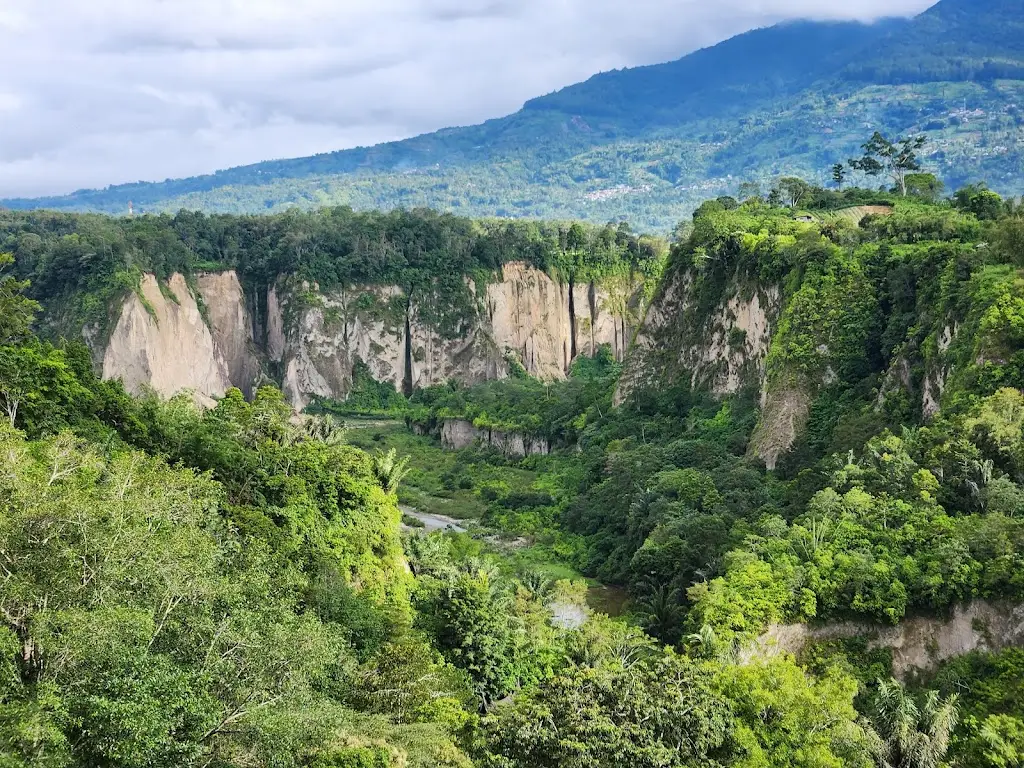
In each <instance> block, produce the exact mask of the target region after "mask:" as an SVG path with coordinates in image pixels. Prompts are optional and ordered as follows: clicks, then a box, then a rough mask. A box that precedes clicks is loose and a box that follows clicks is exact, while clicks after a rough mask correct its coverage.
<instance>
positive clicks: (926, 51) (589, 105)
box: [5, 0, 1024, 229]
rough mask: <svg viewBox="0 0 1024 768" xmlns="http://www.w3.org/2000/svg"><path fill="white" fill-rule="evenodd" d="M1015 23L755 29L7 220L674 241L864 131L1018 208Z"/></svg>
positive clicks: (961, 20) (1019, 36) (1003, 7)
mask: <svg viewBox="0 0 1024 768" xmlns="http://www.w3.org/2000/svg"><path fill="white" fill-rule="evenodd" d="M1022 41H1024V9H1022V8H1021V7H1020V4H1019V2H1012V1H1011V0H943V1H942V2H940V3H939V4H937V5H936V6H934V7H933V8H931V9H930V10H928V11H927V12H925V13H923V14H921V15H920V16H918V17H917V18H915V19H913V20H909V21H908V20H889V21H884V22H879V23H876V24H872V25H865V24H858V23H818V22H800V23H788V24H782V25H779V26H775V27H771V28H767V29H759V30H755V31H752V32H748V33H746V34H743V35H739V36H737V37H734V38H732V39H730V40H726V41H725V42H722V43H720V44H718V45H716V46H713V47H710V48H706V49H703V50H700V51H697V52H695V53H692V54H690V55H688V56H685V57H683V58H682V59H679V60H678V61H674V62H670V63H666V64H660V65H655V66H649V67H640V68H634V69H625V70H618V71H613V72H606V73H603V74H600V75H596V76H594V77H592V78H591V79H589V80H587V81H586V82H583V83H580V84H578V85H574V86H571V87H568V88H565V89H562V90H560V91H558V92H556V93H552V94H548V95H546V96H542V97H540V98H537V99H533V100H531V101H529V102H527V103H526V105H525V106H524V107H523V109H521V110H520V111H519V112H516V113H515V114H513V115H510V116H508V117H505V118H501V119H498V120H491V121H488V122H485V123H483V124H481V125H477V126H471V127H466V128H453V129H446V130H442V131H438V132H436V133H432V134H427V135H424V136H419V137H416V138H413V139H409V140H406V141H399V142H392V143H389V144H382V145H378V146H375V147H370V148H359V149H352V150H345V151H341V152H334V153H328V154H322V155H317V156H314V157H306V158H298V159H294V160H278V161H270V162H264V163H258V164H255V165H250V166H244V167H240V168H234V169H230V170H226V171H219V172H217V173H214V174H211V175H208V176H199V177H194V178H189V179H181V180H170V181H165V182H161V183H152V184H150V183H139V184H128V185H120V186H115V187H109V188H107V189H105V190H94V191H80V192H76V193H74V194H72V195H68V196H64V197H51V198H40V199H35V200H10V201H6V203H5V204H6V205H8V206H10V207H16V208H23V207H56V208H65V209H75V210H99V211H110V212H120V211H123V210H125V209H126V206H127V202H128V200H132V201H134V203H135V206H136V210H139V209H142V210H176V209H178V208H181V207H189V208H201V209H205V210H210V211H236V212H243V211H247V212H264V211H268V210H280V209H283V208H286V207H290V206H295V205H298V206H302V207H312V206H319V205H325V204H349V205H352V206H353V207H356V208H370V207H382V208H390V207H396V206H403V207H414V206H431V207H437V208H442V209H452V210H456V211H459V212H462V213H469V214H475V215H499V216H547V217H579V218H586V219H592V220H597V221H605V220H609V219H614V218H628V219H630V220H631V221H634V222H635V223H636V224H638V225H639V226H642V227H645V228H660V229H667V228H669V227H671V226H672V225H673V223H674V222H675V221H677V220H678V219H680V218H682V217H683V216H685V215H687V214H688V212H689V210H690V209H691V208H692V207H693V205H694V204H695V203H696V202H698V201H699V200H701V199H704V198H706V197H707V196H708V195H709V194H715V193H718V192H725V191H731V190H734V189H735V187H736V186H738V184H739V183H740V182H741V181H745V180H754V181H760V182H765V183H768V182H769V181H770V179H771V178H772V177H774V176H777V175H779V174H784V173H799V174H803V175H807V176H811V177H817V178H823V176H824V174H825V173H826V170H827V168H828V167H829V166H830V165H831V164H832V163H833V162H835V161H837V160H843V159H845V158H847V157H848V156H850V155H851V154H852V153H855V152H856V150H857V147H858V145H859V144H860V143H861V142H862V141H863V140H864V139H865V138H866V137H867V136H868V135H870V133H871V132H872V131H873V130H875V129H881V130H883V131H886V132H888V133H892V134H903V133H910V132H926V133H928V134H929V136H930V138H931V144H930V148H929V155H930V156H929V163H930V166H931V167H932V169H933V170H935V171H936V172H937V173H939V174H940V175H941V176H943V178H944V179H945V180H946V181H947V183H948V184H949V185H951V186H952V185H957V184H960V183H963V182H964V181H967V180H972V179H975V178H982V177H984V178H986V179H988V180H989V182H990V183H991V184H993V185H994V186H996V187H997V188H999V189H1000V190H1001V191H1004V192H1009V193H1016V192H1022V191H1024V181H1022V178H1024V174H1022V173H1021V170H1022V158H1024V112H1022V110H1021V109H1020V107H1018V104H1021V103H1024V42H1022Z"/></svg>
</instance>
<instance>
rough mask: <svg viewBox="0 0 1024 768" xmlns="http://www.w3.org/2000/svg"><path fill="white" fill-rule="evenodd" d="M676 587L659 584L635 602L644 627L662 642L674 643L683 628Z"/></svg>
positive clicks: (678, 593) (678, 594)
mask: <svg viewBox="0 0 1024 768" xmlns="http://www.w3.org/2000/svg"><path fill="white" fill-rule="evenodd" d="M679 598H680V592H679V590H678V589H669V588H668V587H666V586H665V585H664V584H661V585H659V586H658V587H656V588H655V589H653V590H652V591H651V593H650V594H648V595H647V596H646V597H644V598H643V599H642V600H640V601H638V602H637V608H638V609H639V610H638V611H637V612H638V613H639V614H640V616H641V618H642V620H643V624H644V629H646V630H647V631H648V632H650V633H651V634H652V635H654V636H655V637H656V638H658V639H659V640H661V641H662V642H663V643H668V644H670V645H674V644H675V643H676V642H678V640H679V636H680V634H681V632H682V628H683V612H682V606H681V605H680V599H679Z"/></svg>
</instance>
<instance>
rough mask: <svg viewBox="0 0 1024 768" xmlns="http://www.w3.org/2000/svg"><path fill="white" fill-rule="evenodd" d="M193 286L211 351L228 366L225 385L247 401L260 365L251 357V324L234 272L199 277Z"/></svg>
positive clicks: (258, 373)
mask: <svg viewBox="0 0 1024 768" xmlns="http://www.w3.org/2000/svg"><path fill="white" fill-rule="evenodd" d="M196 282H197V284H198V287H199V295H200V296H202V300H203V306H204V307H205V310H206V318H207V320H208V321H209V327H210V331H211V333H212V334H213V343H214V347H215V348H216V350H217V352H218V353H219V354H220V356H221V357H222V358H223V359H224V362H225V363H226V365H227V369H228V381H229V382H231V384H232V385H233V386H236V387H238V388H239V389H241V390H242V392H244V393H245V395H246V396H247V397H248V396H250V395H251V394H252V390H253V386H254V385H255V383H256V382H257V380H258V379H259V378H260V363H259V360H258V359H257V358H256V355H255V353H254V349H255V343H254V342H253V337H252V321H251V320H250V318H249V313H248V312H247V311H246V303H245V296H244V295H243V293H242V285H241V283H240V282H239V281H238V275H237V274H236V273H235V272H234V270H231V271H229V272H217V273H209V274H202V275H199V276H198V278H197V279H196ZM208 394H212V393H208Z"/></svg>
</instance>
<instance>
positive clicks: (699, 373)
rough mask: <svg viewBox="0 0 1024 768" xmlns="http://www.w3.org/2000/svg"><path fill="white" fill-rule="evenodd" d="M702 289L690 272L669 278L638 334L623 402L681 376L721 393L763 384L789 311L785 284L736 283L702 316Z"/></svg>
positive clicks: (618, 399) (624, 382)
mask: <svg viewBox="0 0 1024 768" xmlns="http://www.w3.org/2000/svg"><path fill="white" fill-rule="evenodd" d="M696 290H697V289H696V287H695V281H694V276H693V274H692V273H691V272H690V271H683V272H679V273H676V274H675V275H670V276H669V277H668V278H667V279H666V281H665V284H664V286H663V287H662V290H661V291H660V293H659V295H658V296H657V298H656V299H655V300H654V302H653V303H652V304H651V306H650V307H649V308H648V310H647V314H646V316H645V318H644V321H643V323H642V325H641V327H640V330H639V332H638V333H637V337H636V341H635V343H634V346H633V350H632V352H631V354H630V356H629V358H628V359H627V361H626V369H625V371H624V372H623V376H622V380H621V381H620V383H619V387H618V390H617V391H616V393H615V401H616V404H621V403H622V402H623V401H625V399H626V398H627V397H628V396H629V394H630V393H631V392H633V391H635V390H637V389H643V388H645V387H660V386H664V385H665V383H666V382H671V381H673V380H678V378H680V377H685V378H687V379H688V380H689V382H690V384H691V386H694V387H700V388H705V389H707V390H709V391H711V392H713V393H714V394H716V395H719V396H725V395H731V394H735V393H736V392H739V391H740V390H741V389H742V388H743V387H745V386H753V387H761V388H763V382H764V378H765V361H766V359H767V356H768V349H769V347H770V345H771V340H772V334H773V333H774V330H775V325H776V321H777V319H778V316H779V311H780V309H781V294H780V291H779V289H778V287H776V286H768V287H766V288H756V289H755V288H751V287H749V286H745V285H742V284H741V283H740V282H739V281H733V282H732V283H731V284H730V285H728V286H727V287H726V289H725V291H724V292H723V293H722V295H721V297H720V298H719V299H718V300H717V301H716V302H715V303H714V305H713V307H712V308H711V310H710V312H705V313H704V314H703V315H698V306H697V305H698V304H699V301H698V297H697V296H696V295H695V293H696ZM762 396H763V395H762Z"/></svg>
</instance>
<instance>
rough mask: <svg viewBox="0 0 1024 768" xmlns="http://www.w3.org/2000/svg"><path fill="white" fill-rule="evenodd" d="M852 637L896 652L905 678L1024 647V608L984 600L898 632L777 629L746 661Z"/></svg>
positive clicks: (909, 622)
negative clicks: (978, 654)
mask: <svg viewBox="0 0 1024 768" xmlns="http://www.w3.org/2000/svg"><path fill="white" fill-rule="evenodd" d="M850 638H864V639H866V640H867V644H868V648H869V649H874V648H885V649H888V650H890V651H892V663H893V672H894V673H895V674H896V675H897V676H898V677H901V678H902V677H906V676H907V675H908V674H910V673H911V672H913V671H915V670H930V669H933V668H934V667H935V666H936V665H938V664H939V663H940V662H943V661H945V660H947V659H951V658H954V657H956V656H962V655H963V654H965V653H970V652H971V651H999V650H1002V649H1003V648H1010V647H1020V646H1022V645H1024V606H1022V605H1015V604H1010V603H991V602H985V601H982V600H978V601H975V602H973V603H970V604H968V605H960V606H957V607H956V608H955V609H954V610H953V612H952V614H951V615H950V616H948V617H946V618H934V617H930V618H923V617H917V618H908V619H904V620H903V621H901V622H900V623H899V624H898V625H897V626H895V627H893V626H882V625H874V624H863V623H857V622H844V623H839V624H826V625H823V626H817V627H815V626H809V625H807V624H789V625H776V626H773V627H771V628H770V629H769V630H768V631H767V632H765V633H764V634H763V635H762V636H761V637H760V638H759V639H758V640H757V641H756V642H755V643H754V644H753V645H752V646H751V647H750V648H748V649H747V650H746V651H745V656H746V657H747V658H753V657H755V656H762V657H763V656H772V655H776V654H780V653H790V654H794V655H799V654H800V652H801V651H803V650H804V649H805V648H807V647H808V646H810V645H812V644H814V643H817V642H827V641H829V640H843V639H850Z"/></svg>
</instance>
